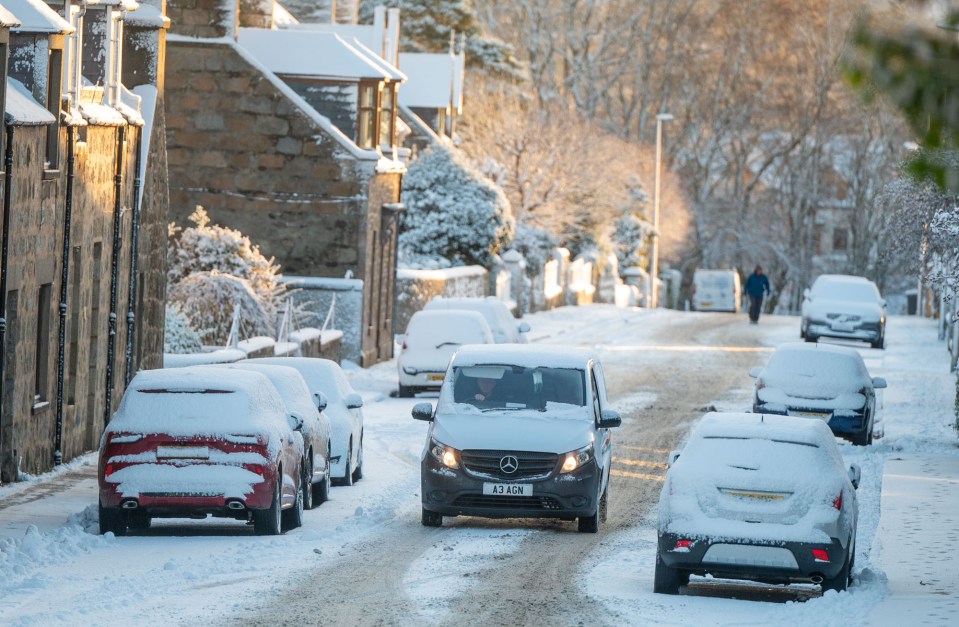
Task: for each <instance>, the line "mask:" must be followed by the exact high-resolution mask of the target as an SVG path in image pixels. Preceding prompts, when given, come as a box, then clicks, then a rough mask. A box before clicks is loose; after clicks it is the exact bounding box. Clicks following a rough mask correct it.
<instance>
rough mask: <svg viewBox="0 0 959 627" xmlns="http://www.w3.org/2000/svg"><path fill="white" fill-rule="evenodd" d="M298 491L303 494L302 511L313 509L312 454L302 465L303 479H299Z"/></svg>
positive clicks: (311, 453)
mask: <svg viewBox="0 0 959 627" xmlns="http://www.w3.org/2000/svg"><path fill="white" fill-rule="evenodd" d="M300 490H301V491H302V492H303V509H313V507H314V504H313V452H312V451H310V453H309V458H308V459H307V461H306V462H305V463H304V464H303V478H302V479H300Z"/></svg>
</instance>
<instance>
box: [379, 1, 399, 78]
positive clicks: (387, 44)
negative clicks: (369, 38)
mask: <svg viewBox="0 0 959 627" xmlns="http://www.w3.org/2000/svg"><path fill="white" fill-rule="evenodd" d="M383 58H384V59H386V60H387V61H388V62H389V63H390V64H391V65H393V66H394V67H398V66H399V64H400V10H399V9H397V8H392V9H388V10H387V12H386V33H385V37H384V39H383Z"/></svg>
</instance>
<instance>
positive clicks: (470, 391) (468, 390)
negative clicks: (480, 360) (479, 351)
mask: <svg viewBox="0 0 959 627" xmlns="http://www.w3.org/2000/svg"><path fill="white" fill-rule="evenodd" d="M452 381H453V402H454V403H468V404H471V405H474V406H476V407H479V408H481V409H484V410H485V409H540V410H543V409H547V408H549V406H550V405H554V404H562V405H567V406H574V407H584V406H585V405H586V391H585V376H584V373H583V371H582V370H577V369H574V368H549V367H544V366H537V367H526V366H515V365H478V366H462V367H454V368H453V378H452Z"/></svg>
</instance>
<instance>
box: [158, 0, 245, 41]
mask: <svg viewBox="0 0 959 627" xmlns="http://www.w3.org/2000/svg"><path fill="white" fill-rule="evenodd" d="M166 8H167V12H166V15H167V17H169V18H170V22H171V26H170V32H171V33H173V34H176V35H184V36H186V37H196V38H200V39H220V38H223V37H232V38H236V29H237V26H238V23H239V22H238V20H239V15H240V6H239V0H167V5H166Z"/></svg>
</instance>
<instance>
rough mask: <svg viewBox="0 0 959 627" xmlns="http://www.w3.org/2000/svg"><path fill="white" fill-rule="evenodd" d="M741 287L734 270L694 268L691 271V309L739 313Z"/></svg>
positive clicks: (737, 273)
mask: <svg viewBox="0 0 959 627" xmlns="http://www.w3.org/2000/svg"><path fill="white" fill-rule="evenodd" d="M741 302H742V288H741V287H740V283H739V272H737V271H735V270H696V271H695V272H694V273H693V309H694V310H696V311H731V312H733V313H739V306H740V303H741Z"/></svg>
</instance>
